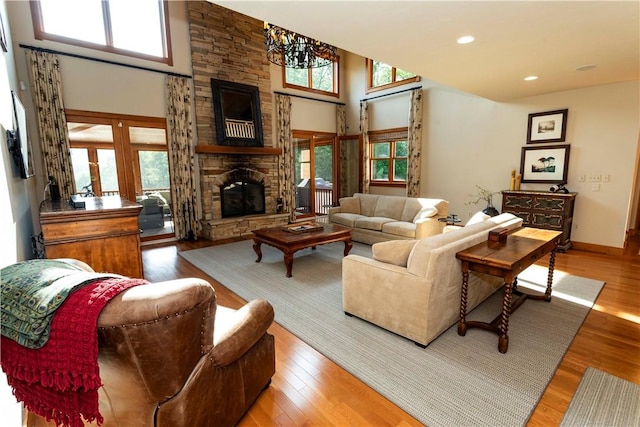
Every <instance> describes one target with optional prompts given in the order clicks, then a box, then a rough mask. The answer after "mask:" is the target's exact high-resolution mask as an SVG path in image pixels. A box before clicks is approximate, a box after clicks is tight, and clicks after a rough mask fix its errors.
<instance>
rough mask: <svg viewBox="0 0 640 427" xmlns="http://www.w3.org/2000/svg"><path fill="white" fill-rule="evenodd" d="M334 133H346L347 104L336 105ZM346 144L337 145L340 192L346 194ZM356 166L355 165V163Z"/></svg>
mask: <svg viewBox="0 0 640 427" xmlns="http://www.w3.org/2000/svg"><path fill="white" fill-rule="evenodd" d="M336 133H337V134H338V136H344V135H346V134H347V106H346V105H336ZM347 148H348V147H347V146H346V145H345V144H340V143H339V145H338V150H339V151H338V156H339V157H340V177H341V178H340V194H341V195H344V194H347V184H348V183H347V180H346V179H345V177H347V176H348V173H349V165H348V164H347V162H348V157H347ZM356 166H357V165H356Z"/></svg>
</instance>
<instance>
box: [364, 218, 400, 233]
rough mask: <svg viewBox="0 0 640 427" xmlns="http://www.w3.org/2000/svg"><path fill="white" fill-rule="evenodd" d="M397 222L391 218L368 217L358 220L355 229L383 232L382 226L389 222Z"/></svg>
mask: <svg viewBox="0 0 640 427" xmlns="http://www.w3.org/2000/svg"><path fill="white" fill-rule="evenodd" d="M394 221H396V220H394V219H391V218H385V217H380V216H366V217H361V218H358V219H356V221H355V227H356V228H364V229H365V230H375V231H382V226H383V225H385V224H386V223H388V222H394Z"/></svg>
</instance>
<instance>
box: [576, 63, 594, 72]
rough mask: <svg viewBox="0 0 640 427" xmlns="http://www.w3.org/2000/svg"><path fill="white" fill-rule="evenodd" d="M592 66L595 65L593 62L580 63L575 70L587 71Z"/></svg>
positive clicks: (591, 68) (592, 67)
mask: <svg viewBox="0 0 640 427" xmlns="http://www.w3.org/2000/svg"><path fill="white" fill-rule="evenodd" d="M594 68H596V66H595V65H593V64H589V65H581V66H579V67H578V68H576V71H589V70H593V69H594Z"/></svg>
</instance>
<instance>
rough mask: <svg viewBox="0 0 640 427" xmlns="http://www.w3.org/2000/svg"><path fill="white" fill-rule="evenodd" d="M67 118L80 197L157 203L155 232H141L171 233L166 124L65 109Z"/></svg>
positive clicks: (146, 233) (148, 232) (149, 232)
mask: <svg viewBox="0 0 640 427" xmlns="http://www.w3.org/2000/svg"><path fill="white" fill-rule="evenodd" d="M66 116H67V127H68V130H69V140H70V143H71V162H72V166H73V172H74V175H75V185H76V193H78V194H81V195H95V196H109V195H120V196H121V197H123V198H125V199H127V200H130V201H136V202H142V200H144V199H147V198H155V199H157V200H158V205H159V206H162V209H157V212H156V215H157V218H155V221H154V222H153V223H154V224H155V225H156V227H155V228H156V229H145V227H141V228H143V234H142V238H143V240H145V238H146V237H147V236H150V237H151V238H157V237H159V236H160V237H167V235H168V234H169V235H170V234H172V233H173V231H172V226H173V223H172V216H171V212H172V207H171V179H170V171H169V159H168V151H167V137H166V121H165V119H164V118H156V117H142V116H130V115H116V114H108V113H94V112H87V111H77V110H66ZM143 205H145V203H143ZM143 213H144V212H143ZM141 216H142V215H141ZM168 222H170V224H167V223H168ZM145 224H149V223H148V222H147V223H145ZM141 225H142V223H141Z"/></svg>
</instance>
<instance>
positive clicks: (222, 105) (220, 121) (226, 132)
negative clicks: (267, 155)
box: [211, 79, 264, 147]
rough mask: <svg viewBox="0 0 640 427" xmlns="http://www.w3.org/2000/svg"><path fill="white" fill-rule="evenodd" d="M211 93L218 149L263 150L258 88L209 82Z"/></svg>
mask: <svg viewBox="0 0 640 427" xmlns="http://www.w3.org/2000/svg"><path fill="white" fill-rule="evenodd" d="M211 91H212V94H213V114H214V116H215V125H216V139H217V143H218V145H227V146H233V147H262V146H264V142H263V139H262V118H261V112H260V93H259V91H258V87H257V86H250V85H245V84H242V83H234V82H228V81H225V80H218V79H211Z"/></svg>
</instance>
